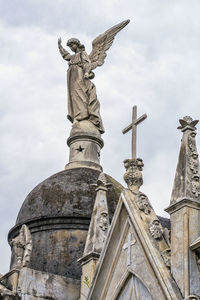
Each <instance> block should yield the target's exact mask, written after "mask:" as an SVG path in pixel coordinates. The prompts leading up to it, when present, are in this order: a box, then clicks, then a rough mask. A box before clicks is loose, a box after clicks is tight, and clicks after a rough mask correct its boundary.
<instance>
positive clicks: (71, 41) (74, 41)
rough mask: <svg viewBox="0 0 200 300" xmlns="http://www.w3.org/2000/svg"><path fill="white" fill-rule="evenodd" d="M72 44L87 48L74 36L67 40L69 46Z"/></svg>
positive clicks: (82, 48)
mask: <svg viewBox="0 0 200 300" xmlns="http://www.w3.org/2000/svg"><path fill="white" fill-rule="evenodd" d="M71 44H76V45H77V46H78V48H79V49H81V50H85V46H84V45H82V44H81V42H80V41H79V40H78V39H76V38H72V39H69V40H68V41H67V46H70V45H71Z"/></svg>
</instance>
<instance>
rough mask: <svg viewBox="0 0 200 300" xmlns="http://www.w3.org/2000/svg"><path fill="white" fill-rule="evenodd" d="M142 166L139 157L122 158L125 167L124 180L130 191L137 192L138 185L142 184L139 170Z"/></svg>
mask: <svg viewBox="0 0 200 300" xmlns="http://www.w3.org/2000/svg"><path fill="white" fill-rule="evenodd" d="M143 166H144V164H143V161H142V159H141V158H137V159H126V160H124V167H125V168H126V173H125V174H124V180H125V182H126V183H127V185H128V188H129V189H130V190H131V191H132V192H138V190H139V188H140V186H141V185H142V184H143V178H142V172H141V171H142V169H143Z"/></svg>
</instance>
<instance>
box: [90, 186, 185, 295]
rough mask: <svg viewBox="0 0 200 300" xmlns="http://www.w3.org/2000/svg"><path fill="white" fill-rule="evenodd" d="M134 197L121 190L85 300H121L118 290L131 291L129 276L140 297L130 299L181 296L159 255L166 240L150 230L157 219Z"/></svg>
mask: <svg viewBox="0 0 200 300" xmlns="http://www.w3.org/2000/svg"><path fill="white" fill-rule="evenodd" d="M143 195H144V194H143ZM137 197H138V195H134V194H133V193H132V192H130V191H129V190H124V191H123V192H122V194H121V197H120V199H119V202H118V206H117V209H116V211H115V215H114V218H113V221H112V224H111V228H110V231H109V234H108V238H107V241H106V245H105V247H104V249H103V251H102V254H101V257H100V260H99V265H98V267H97V271H96V276H95V278H94V281H93V284H92V287H91V291H90V293H89V296H88V300H89V299H90V300H96V299H98V300H103V299H106V300H115V299H116V300H117V299H120V300H121V299H123V298H120V297H121V296H120V293H121V295H123V291H126V290H127V293H133V295H134V287H132V290H131V289H128V288H127V289H126V284H129V285H130V280H129V278H131V276H132V278H133V280H132V281H133V282H134V281H137V282H138V284H139V285H137V284H136V285H135V286H140V298H139V296H138V298H136V296H130V297H132V298H130V299H134V300H140V299H141V300H143V299H145V300H147V299H148V300H150V299H154V300H161V299H173V300H174V299H182V296H181V294H180V292H179V290H178V288H177V285H176V283H175V282H174V280H173V279H172V277H171V274H170V271H169V269H168V267H167V266H166V264H165V262H164V260H163V257H162V255H161V254H162V253H165V252H166V250H167V247H168V246H167V242H166V240H165V239H164V238H163V237H162V238H158V235H156V234H157V232H156V231H153V230H152V231H151V230H150V226H149V224H152V221H154V220H156V219H157V217H156V215H155V212H154V211H153V209H152V208H150V211H149V212H148V213H145V210H143V209H142V208H141V207H140V209H139V207H138V205H137V203H136V202H137V199H136V198H137ZM156 221H158V219H157V220H156ZM158 222H159V221H158ZM152 235H153V236H154V237H153V236H152ZM129 244H131V246H130V247H128V245H129ZM161 250H162V251H161ZM135 289H136V288H135ZM138 295H139V294H138ZM145 295H149V296H148V297H147V296H145ZM134 297H135V298H134ZM124 299H126V298H124ZM127 299H129V298H127Z"/></svg>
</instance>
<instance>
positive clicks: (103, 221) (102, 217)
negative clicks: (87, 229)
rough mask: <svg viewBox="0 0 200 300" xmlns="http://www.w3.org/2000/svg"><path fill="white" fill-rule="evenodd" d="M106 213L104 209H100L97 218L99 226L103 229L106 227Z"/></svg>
mask: <svg viewBox="0 0 200 300" xmlns="http://www.w3.org/2000/svg"><path fill="white" fill-rule="evenodd" d="M107 216H108V213H107V212H106V211H102V212H101V215H100V219H99V227H100V228H101V229H102V230H103V231H105V230H106V229H108V225H109V224H108V217H107Z"/></svg>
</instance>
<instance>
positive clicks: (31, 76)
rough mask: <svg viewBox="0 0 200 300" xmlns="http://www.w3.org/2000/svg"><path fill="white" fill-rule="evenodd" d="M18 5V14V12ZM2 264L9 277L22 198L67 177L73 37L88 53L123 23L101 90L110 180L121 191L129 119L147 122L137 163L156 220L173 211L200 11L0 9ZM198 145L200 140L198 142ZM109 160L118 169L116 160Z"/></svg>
mask: <svg viewBox="0 0 200 300" xmlns="http://www.w3.org/2000/svg"><path fill="white" fill-rule="evenodd" d="M19 3H20V4H19ZM1 7H2V9H1V13H0V19H1V21H0V25H1V26H0V36H1V47H0V82H1V89H0V101H1V106H0V116H1V127H0V133H1V148H0V174H1V182H0V188H1V220H2V221H1V227H0V237H1V240H0V242H1V253H2V255H1V257H0V266H1V269H0V272H1V273H5V272H6V271H7V270H8V265H9V254H8V253H7V252H8V249H9V247H8V245H7V241H6V233H7V232H8V231H9V229H10V228H11V226H13V225H14V222H15V219H16V216H17V213H18V211H19V209H20V206H21V205H22V203H23V200H24V198H25V197H26V195H27V194H28V193H29V192H30V191H31V190H32V189H33V188H34V187H35V185H37V184H38V183H39V182H41V181H42V180H44V179H45V178H46V177H48V176H50V175H52V174H53V173H55V172H58V171H60V170H62V169H63V168H64V165H65V164H66V162H67V160H68V149H67V146H66V142H65V140H66V138H67V136H68V134H69V131H70V123H68V121H67V120H66V113H67V111H66V107H67V103H66V101H67V90H66V64H65V62H64V61H63V60H62V58H61V57H60V55H59V53H58V50H57V37H58V36H61V37H62V39H63V44H64V43H65V42H66V39H67V38H69V37H71V36H76V37H78V38H79V39H80V40H81V41H82V42H83V43H85V45H86V47H87V49H88V51H90V49H91V41H92V39H93V38H94V37H96V36H97V35H98V34H100V33H102V32H103V31H104V30H106V29H108V28H109V27H110V26H112V25H114V24H115V23H118V22H120V21H121V20H123V19H127V18H131V20H132V22H131V23H130V24H129V25H128V26H127V27H126V28H125V29H124V31H123V32H121V33H119V35H118V36H117V37H116V40H115V42H114V44H113V46H112V48H111V49H110V50H109V53H108V57H107V58H106V62H105V64H104V66H102V67H101V68H99V69H96V78H95V84H96V86H97V94H98V97H99V100H100V102H101V112H102V117H103V120H104V125H105V128H106V133H105V134H104V136H103V138H104V141H105V146H104V148H103V150H102V160H101V161H102V165H103V168H104V171H105V172H107V173H108V174H110V175H112V176H113V177H114V178H116V179H117V180H119V181H120V182H121V183H123V173H124V167H123V160H124V159H126V158H129V157H130V148H131V141H130V134H127V135H125V136H123V135H122V133H121V130H122V129H123V128H124V127H126V126H127V125H128V124H129V123H130V120H131V109H132V106H133V105H134V104H137V105H138V114H139V115H141V114H143V113H147V114H148V119H147V120H146V121H145V122H144V123H143V124H141V125H140V126H139V128H138V156H140V157H142V158H143V160H144V163H145V167H144V185H143V187H142V190H143V191H144V192H145V193H147V195H148V196H149V199H150V200H151V202H152V204H153V206H154V207H155V209H156V212H157V213H158V214H162V215H163V214H164V213H163V209H164V208H165V207H166V206H167V205H168V203H169V198H170V193H171V189H172V183H173V178H174V174H175V168H176V163H177V158H178V151H179V145H180V139H181V133H180V132H178V131H177V130H176V127H177V125H178V119H179V118H180V117H183V116H184V115H186V114H190V115H191V116H192V117H193V118H197V119H198V118H199V116H200V111H199V109H198V107H199V82H198V78H199V65H200V61H199V60H200V58H199V48H200V42H199V31H200V30H199V29H200V28H199V26H200V25H199V22H198V20H199V16H198V12H199V7H200V4H199V2H198V1H192V3H191V2H190V3H189V2H188V1H170V0H167V1H165V2H163V1H160V0H155V1H149V0H148V1H147V0H142V1H141V0H136V1H134V2H133V1H126V3H125V2H124V1H117V0H113V1H104V0H103V1H101V5H100V3H99V2H97V1H89V0H87V1H71V2H70V1H64V0H63V1H61V0H59V1H51V0H48V1H47V0H44V1H39V0H29V1H25V0H22V1H17V0H13V1H1ZM197 141H198V144H199V138H198V136H197ZM111 158H112V159H111Z"/></svg>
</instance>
